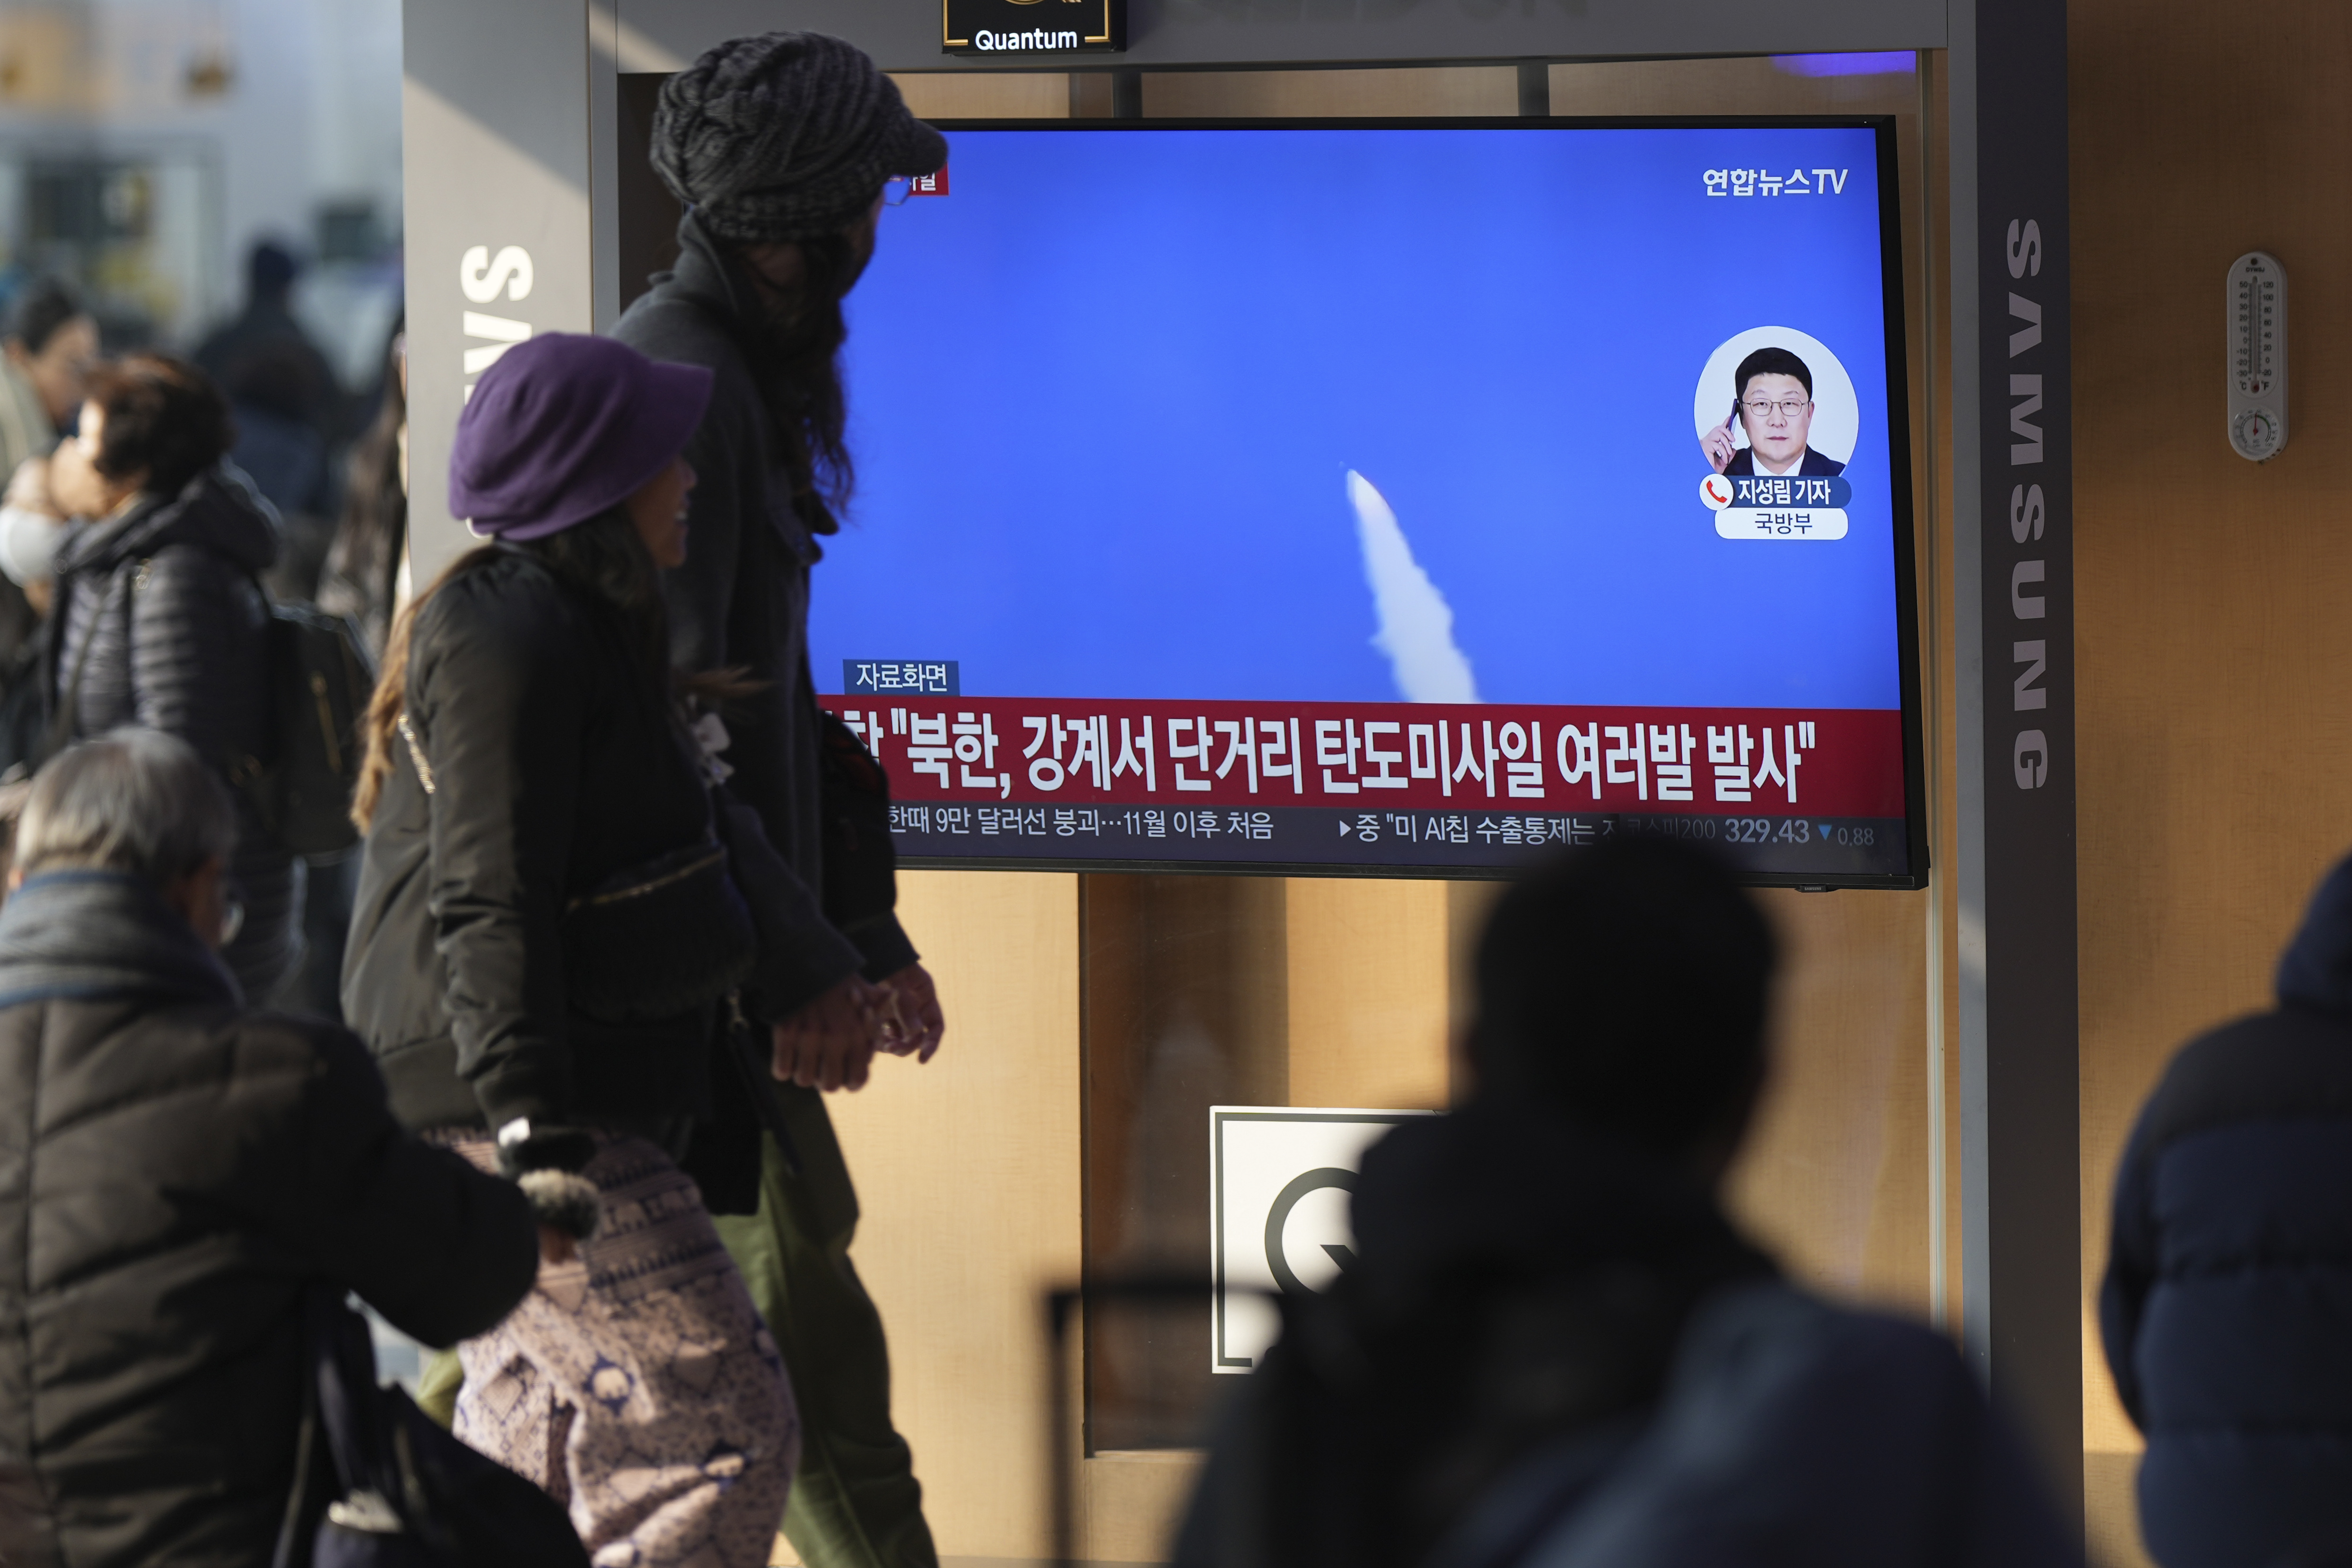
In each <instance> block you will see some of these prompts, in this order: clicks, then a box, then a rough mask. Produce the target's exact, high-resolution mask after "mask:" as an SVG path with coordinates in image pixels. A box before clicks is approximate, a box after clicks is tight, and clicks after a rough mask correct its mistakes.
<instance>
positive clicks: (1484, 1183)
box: [1176, 1103, 2079, 1568]
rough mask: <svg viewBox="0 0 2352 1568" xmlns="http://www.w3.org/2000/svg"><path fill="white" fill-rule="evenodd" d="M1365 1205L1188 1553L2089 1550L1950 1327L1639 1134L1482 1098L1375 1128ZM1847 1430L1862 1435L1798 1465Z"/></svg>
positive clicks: (1287, 1559)
mask: <svg viewBox="0 0 2352 1568" xmlns="http://www.w3.org/2000/svg"><path fill="white" fill-rule="evenodd" d="M1353 1212H1354V1220H1355V1233H1356V1245H1355V1251H1356V1258H1355V1259H1354V1261H1353V1262H1352V1263H1350V1264H1349V1266H1348V1268H1347V1269H1346V1271H1345V1272H1344V1273H1343V1274H1342V1275H1341V1277H1340V1279H1339V1281H1338V1282H1337V1284H1336V1285H1335V1286H1334V1287H1333V1288H1332V1289H1331V1290H1330V1291H1329V1292H1328V1294H1327V1295H1325V1296H1324V1297H1322V1298H1320V1299H1313V1298H1308V1299H1301V1300H1288V1301H1286V1302H1285V1330H1284V1334H1283V1338H1282V1340H1281V1341H1280V1342H1278V1343H1277V1344H1276V1346H1275V1348H1274V1349H1273V1350H1272V1351H1271V1352H1269V1353H1268V1355H1267V1357H1266V1359H1265V1364H1264V1365H1263V1367H1262V1368H1261V1369H1260V1370H1259V1371H1258V1372H1257V1373H1255V1375H1253V1376H1252V1377H1251V1378H1250V1380H1249V1384H1248V1386H1247V1388H1246V1389H1245V1390H1244V1392H1243V1393H1242V1394H1240V1395H1238V1396H1237V1398H1236V1400H1235V1402H1234V1405H1233V1406H1232V1408H1231V1409H1230V1411H1229V1413H1228V1415H1227V1417H1226V1419H1225V1421H1224V1423H1223V1426H1222V1428H1221V1431H1220V1434H1219V1437H1218V1440H1217V1442H1216V1443H1215V1445H1214V1447H1213V1449H1212V1453H1211V1457H1210V1461H1209V1465H1208V1468H1207V1469H1206V1471H1205V1472H1204V1474H1203V1479H1202V1485H1201V1489H1200V1491H1199V1493H1198V1494H1197V1495H1196V1496H1195V1498H1194V1500H1193V1502H1192V1508H1191V1510H1190V1512H1189V1514H1188V1517H1187V1519H1186V1521H1185V1523H1184V1526H1183V1530H1182V1533H1181V1538H1180V1541H1179V1544H1178V1548H1177V1552H1176V1563H1177V1564H1178V1568H1382V1565H1395V1568H1421V1565H1423V1564H1430V1563H1443V1564H1446V1565H1449V1568H1505V1565H1509V1564H1522V1563H1524V1564H1528V1565H1531V1568H1532V1565H1535V1564H1543V1565H1545V1568H1587V1565H1588V1564H1610V1565H1612V1568H1649V1565H1651V1564H1656V1565H1657V1568H1673V1565H1681V1564H1691V1563H1707V1564H1710V1565H1717V1564H1719V1565H1722V1568H1763V1565H1765V1564H1772V1565H1774V1568H1780V1565H1782V1564H1785V1565H1786V1568H1799V1565H1800V1564H1802V1565H1803V1568H1892V1565H1901V1564H1919V1565H1922V1568H1925V1565H1926V1564H1930V1563H1937V1564H1942V1563H1950V1564H1953V1565H1956V1568H1957V1565H1959V1564H1969V1565H1981V1568H1995V1565H1996V1564H1998V1565H2000V1568H2029V1565H2030V1568H2051V1565H2057V1564H2065V1563H2069V1562H2077V1563H2078V1562H2079V1558H2078V1557H2074V1556H2073V1554H2071V1553H2070V1552H2068V1551H2067V1550H2066V1548H2065V1546H2064V1540H2063V1534H2062V1533H2061V1531H2059V1528H2058V1526H2057V1524H2056V1522H2055V1519H2054V1516H2053V1515H2052V1514H2051V1512H2050V1510H2049V1509H2048V1507H2047V1505H2046V1503H2045V1502H2043V1501H2042V1499H2041V1498H2040V1497H2039V1496H2038V1494H2036V1493H2035V1492H2034V1490H2033V1489H2032V1483H2031V1482H2030V1480H2028V1479H2026V1477H2025V1474H2024V1468H2023V1466H2022V1464H2021V1462H2020V1461H2018V1460H2017V1458H2016V1457H2015V1454H2014V1452H2013V1450H2011V1448H2010V1447H2008V1446H2007V1445H2006V1443H2005V1441H2004V1440H2003V1439H2002V1438H2001V1437H2000V1435H1999V1434H1998V1433H1997V1432H1996V1431H1995V1429H1994V1427H1993V1424H1992V1422H1991V1419H1990V1413H1989V1412H1988V1411H1987V1410H1986V1409H1985V1408H1984V1401H1983V1398H1982V1396H1981V1395H1980V1394H1978V1393H1977V1391H1976V1389H1975V1388H1974V1386H1973V1384H1971V1383H1970V1381H1969V1376H1968V1373H1967V1372H1966V1369H1965V1368H1964V1367H1963V1366H1962V1365H1961V1363H1960V1361H1959V1358H1958V1355H1957V1353H1956V1352H1954V1351H1953V1349H1952V1347H1951V1346H1950V1345H1949V1344H1948V1342H1944V1341H1942V1340H1940V1339H1939V1338H1937V1336H1935V1335H1932V1334H1930V1333H1929V1332H1927V1331H1926V1330H1924V1329H1919V1328H1916V1327H1913V1326H1911V1325H1907V1324H1904V1323H1899V1322H1895V1321H1892V1320H1888V1319H1880V1318H1868V1317H1864V1316H1863V1315H1860V1314H1852V1313H1842V1312H1838V1311H1835V1310H1832V1309H1830V1308H1827V1307H1824V1306H1822V1305H1821V1304H1819V1303H1817V1302H1812V1301H1811V1300H1808V1299H1806V1298H1804V1297H1802V1296H1801V1294H1800V1293H1798V1292H1796V1291H1793V1290H1791V1289H1789V1288H1787V1287H1785V1286H1782V1285H1780V1283H1779V1281H1778V1279H1777V1277H1776V1275H1775V1271H1774V1269H1773V1268H1772V1265H1771V1263H1770V1262H1769V1260H1768V1259H1767V1258H1765V1257H1764V1256H1763V1255H1762V1254H1761V1253H1759V1252H1758V1251H1757V1250H1756V1249H1755V1248H1754V1247H1751V1246H1749V1245H1748V1243H1747V1242H1746V1241H1745V1240H1744V1239H1743V1238H1741V1237H1740V1236H1739V1235H1738V1232H1737V1231H1735V1230H1734V1229H1733V1228H1732V1226H1730V1225H1729V1223H1728V1222H1727V1221H1726V1220H1725V1218H1724V1217H1723V1215H1722V1214H1721V1212H1720V1211H1719V1210H1718V1209H1717V1206H1716V1205H1715V1203H1714V1200H1713V1199H1712V1197H1711V1196H1710V1195H1709V1194H1707V1193H1706V1191H1704V1190H1703V1189H1702V1188H1700V1187H1699V1186H1697V1185H1696V1184H1694V1183H1693V1182H1692V1181H1691V1180H1690V1178H1689V1177H1687V1176H1686V1175H1685V1174H1684V1173H1682V1172H1680V1171H1679V1170H1678V1169H1676V1168H1675V1166H1673V1165H1672V1164H1670V1163H1667V1162H1665V1161H1664V1160H1662V1159H1660V1158H1659V1157H1658V1156H1657V1155H1655V1154H1654V1153H1652V1152H1648V1151H1647V1150H1645V1149H1643V1148H1642V1147H1641V1146H1639V1145H1636V1144H1633V1143H1631V1142H1624V1141H1622V1140H1619V1139H1615V1138H1612V1137H1609V1136H1606V1135H1603V1134H1599V1133H1596V1132H1594V1131H1591V1130H1589V1129H1581V1128H1579V1127H1576V1126H1574V1125H1572V1124H1570V1123H1568V1122H1565V1121H1561V1120H1559V1119H1558V1118H1556V1117H1554V1116H1552V1115H1551V1114H1549V1113H1548V1112H1546V1111H1544V1110H1540V1109H1538V1108H1535V1107H1531V1106H1527V1105H1516V1106H1514V1105H1504V1104H1499V1103H1478V1104H1474V1105H1472V1106H1471V1107H1469V1108H1468V1109H1466V1110H1463V1111H1462V1112H1460V1113H1458V1114H1456V1115H1453V1116H1448V1117H1441V1118H1435V1119H1431V1120H1427V1121H1422V1120H1416V1121H1409V1122H1407V1123H1405V1124H1403V1125H1402V1126H1401V1127H1399V1128H1398V1129H1397V1130H1396V1131H1394V1132H1391V1134H1389V1135H1388V1136H1387V1137H1386V1138H1384V1139H1383V1140H1382V1141H1381V1142H1380V1143H1379V1144H1377V1145H1376V1146H1374V1148H1373V1149H1372V1150H1371V1151H1370V1153H1369V1154H1368V1155H1367V1157H1366V1158H1365V1161H1364V1166H1363V1171H1362V1173H1361V1175H1360V1177H1359V1179H1358V1185H1357V1188H1356V1193H1355V1198H1354V1211H1353ZM1874 1390H1889V1391H1900V1393H1899V1394H1889V1395H1887V1396H1886V1397H1884V1398H1880V1399H1877V1400H1876V1401H1875V1402H1874V1400H1873V1398H1872V1397H1871V1391H1874ZM1857 1394H1861V1395H1862V1397H1860V1398H1857V1397H1856V1395H1857ZM1727 1416H1728V1418H1727ZM1694 1434H1696V1435H1698V1436H1700V1437H1701V1438H1702V1439H1703V1441H1702V1442H1694V1441H1693V1436H1694ZM1830 1439H1835V1442H1834V1443H1833V1444H1830V1446H1832V1447H1842V1449H1843V1453H1844V1455H1845V1456H1846V1458H1847V1459H1848V1460H1849V1461H1851V1462H1850V1463H1848V1464H1846V1465H1844V1466H1843V1468H1840V1467H1832V1468H1829V1469H1828V1470H1826V1471H1824V1472H1823V1474H1824V1476H1826V1477H1827V1479H1822V1477H1815V1478H1813V1479H1811V1480H1808V1479H1806V1471H1805V1466H1804V1464H1803V1462H1802V1460H1803V1457H1804V1456H1806V1455H1812V1454H1819V1453H1822V1452H1825V1451H1826V1448H1825V1446H1824V1445H1825V1443H1829V1440H1830ZM1792 1454H1793V1455H1795V1456H1796V1458H1795V1459H1793V1460H1792V1458H1790V1456H1791V1455H1792ZM1873 1466H1876V1467H1879V1468H1882V1469H1883V1470H1884V1472H1885V1474H1884V1477H1883V1484H1877V1485H1864V1484H1862V1478H1863V1476H1864V1474H1866V1473H1867V1472H1868V1471H1869V1469H1870V1468H1871V1467H1873ZM1815 1468H1817V1469H1818V1468H1820V1467H1815ZM1596 1542H1598V1543H1597V1544H1596Z"/></svg>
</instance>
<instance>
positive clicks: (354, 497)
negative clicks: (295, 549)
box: [319, 330, 408, 664]
mask: <svg viewBox="0 0 2352 1568" xmlns="http://www.w3.org/2000/svg"><path fill="white" fill-rule="evenodd" d="M407 576H408V336H407V334H406V333H405V332H404V331H398V330H395V331H394V333H393V338H392V349H391V353H389V354H388V355H387V356H386V361H385V364H384V373H383V399H382V400H381V401H380V402H379V403H378V404H377V405H376V414H375V419H374V421H373V423H372V424H370V425H369V426H368V428H367V431H366V433H365V434H364V435H362V437H360V439H359V442H358V444H357V445H356V446H354V447H352V457H351V463H350V466H349V468H348V469H347V470H346V472H345V474H344V476H343V515H342V521H341V524H340V525H338V526H337V528H336V530H335V540H334V543H333V544H332V545H331V546H330V547H329V549H328V551H327V563H326V569H325V571H324V572H323V573H322V574H321V575H320V581H319V607H320V609H322V610H325V611H327V612H328V613H329V614H331V615H338V616H350V617H351V618H352V622H353V623H354V624H356V625H357V626H359V628H360V635H361V637H362V639H363V641H364V643H365V646H366V647H367V650H368V657H369V658H373V659H374V660H375V661H376V662H377V663H379V664H381V663H382V662H383V649H384V644H385V642H386V640H387V639H388V638H389V637H391V635H392V620H393V616H394V615H395V614H397V613H398V611H399V608H400V604H401V601H402V600H403V599H404V598H405V597H406V595H405V593H404V591H403V588H404V584H405V583H406V581H407Z"/></svg>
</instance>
